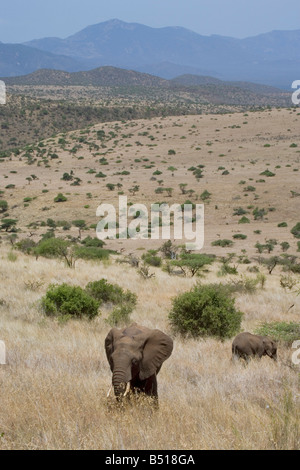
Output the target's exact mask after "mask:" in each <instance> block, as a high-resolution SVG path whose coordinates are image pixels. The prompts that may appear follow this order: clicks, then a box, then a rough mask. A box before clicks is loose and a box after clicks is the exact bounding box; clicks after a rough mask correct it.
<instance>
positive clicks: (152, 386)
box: [145, 374, 158, 398]
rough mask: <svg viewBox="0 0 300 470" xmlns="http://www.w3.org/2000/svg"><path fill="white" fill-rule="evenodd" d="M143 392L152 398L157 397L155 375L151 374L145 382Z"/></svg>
mask: <svg viewBox="0 0 300 470" xmlns="http://www.w3.org/2000/svg"><path fill="white" fill-rule="evenodd" d="M145 393H146V395H149V396H151V397H154V398H158V393H157V379H156V375H155V374H154V375H152V376H151V377H149V379H147V380H146V383H145Z"/></svg>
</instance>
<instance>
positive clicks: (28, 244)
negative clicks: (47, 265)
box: [16, 238, 36, 254]
mask: <svg viewBox="0 0 300 470" xmlns="http://www.w3.org/2000/svg"><path fill="white" fill-rule="evenodd" d="M35 246H36V243H35V242H34V241H33V240H32V239H31V238H24V239H23V240H20V241H19V242H18V243H16V247H17V249H18V250H20V251H22V252H23V253H26V254H30V253H32V250H33V249H34V247H35Z"/></svg>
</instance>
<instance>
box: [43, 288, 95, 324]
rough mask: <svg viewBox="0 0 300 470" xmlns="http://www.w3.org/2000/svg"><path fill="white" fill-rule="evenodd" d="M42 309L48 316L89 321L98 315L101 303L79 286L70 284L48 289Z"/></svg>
mask: <svg viewBox="0 0 300 470" xmlns="http://www.w3.org/2000/svg"><path fill="white" fill-rule="evenodd" d="M41 304H42V309H43V311H44V313H45V314H46V315H48V316H68V317H75V318H83V317H87V318H89V319H92V318H94V317H95V316H96V315H98V309H99V306H100V303H99V302H98V301H97V300H96V299H94V298H93V297H92V296H90V295H89V294H88V293H87V292H85V291H84V289H82V288H81V287H79V286H70V285H68V284H65V283H64V284H61V285H54V284H51V285H50V286H49V287H48V290H47V293H46V295H45V296H44V297H43V298H42V301H41Z"/></svg>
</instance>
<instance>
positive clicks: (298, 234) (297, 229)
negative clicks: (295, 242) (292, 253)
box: [291, 222, 300, 238]
mask: <svg viewBox="0 0 300 470" xmlns="http://www.w3.org/2000/svg"><path fill="white" fill-rule="evenodd" d="M291 233H292V234H293V235H294V237H295V238H300V222H298V223H297V224H296V225H295V226H294V227H293V228H292V230H291Z"/></svg>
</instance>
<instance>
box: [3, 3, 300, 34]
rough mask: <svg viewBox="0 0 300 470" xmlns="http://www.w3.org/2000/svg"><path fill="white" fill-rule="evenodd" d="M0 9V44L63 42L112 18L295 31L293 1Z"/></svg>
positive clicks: (235, 30) (214, 28)
mask: <svg viewBox="0 0 300 470" xmlns="http://www.w3.org/2000/svg"><path fill="white" fill-rule="evenodd" d="M0 7H1V8H0V41H2V42H24V41H28V40H30V39H37V38H42V37H46V36H57V37H61V38H65V37H67V36H70V35H71V34H74V33H76V32H77V31H79V30H81V29H83V28H85V27H86V26H88V25H91V24H96V23H100V22H103V21H107V20H110V19H112V18H118V19H120V20H123V21H126V22H135V23H142V24H145V25H147V26H152V27H154V28H159V27H163V26H183V27H185V28H188V29H191V30H192V31H195V32H197V33H199V34H203V35H210V34H220V35H224V36H232V37H237V38H243V37H247V36H254V35H257V34H260V33H265V32H268V31H272V30H274V29H281V30H292V29H300V1H299V0H285V1H283V0H5V1H4V0H0Z"/></svg>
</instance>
